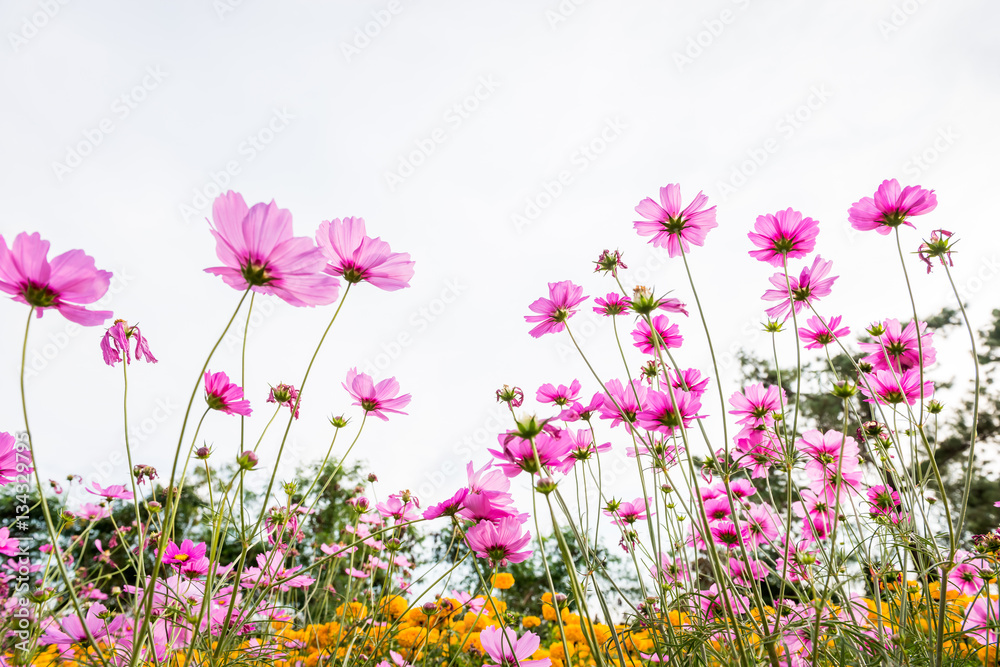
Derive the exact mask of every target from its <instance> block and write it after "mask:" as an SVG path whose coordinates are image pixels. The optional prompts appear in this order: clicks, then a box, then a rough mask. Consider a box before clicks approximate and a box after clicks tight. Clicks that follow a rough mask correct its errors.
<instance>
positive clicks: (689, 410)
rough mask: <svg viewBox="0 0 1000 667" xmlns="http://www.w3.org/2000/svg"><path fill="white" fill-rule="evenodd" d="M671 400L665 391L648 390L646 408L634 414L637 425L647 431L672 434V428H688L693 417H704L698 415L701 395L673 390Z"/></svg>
mask: <svg viewBox="0 0 1000 667" xmlns="http://www.w3.org/2000/svg"><path fill="white" fill-rule="evenodd" d="M673 393H674V396H673V400H671V398H670V394H669V393H667V392H661V391H654V390H650V392H649V394H648V395H647V402H646V406H647V407H646V409H645V410H642V411H641V412H639V414H637V415H636V419H637V420H638V421H639V426H641V427H642V428H644V429H646V430H648V431H658V432H660V433H663V434H665V435H673V434H674V429H676V428H680V427H681V425H682V424H683V426H684V428H690V427H691V424H692V423H693V422H694V420H695V419H704V418H705V415H699V414H698V410H700V409H701V397H700V396H698V395H696V394H693V393H691V392H688V391H682V390H680V389H675V390H674V392H673Z"/></svg>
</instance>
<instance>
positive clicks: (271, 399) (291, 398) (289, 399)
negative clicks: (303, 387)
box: [265, 383, 302, 419]
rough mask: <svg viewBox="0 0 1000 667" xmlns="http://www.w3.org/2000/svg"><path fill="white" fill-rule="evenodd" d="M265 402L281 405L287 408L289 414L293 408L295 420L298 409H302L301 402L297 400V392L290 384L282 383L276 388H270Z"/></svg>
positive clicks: (297, 416)
mask: <svg viewBox="0 0 1000 667" xmlns="http://www.w3.org/2000/svg"><path fill="white" fill-rule="evenodd" d="M265 402H267V403H277V404H278V405H283V406H285V407H286V408H288V410H289V412H291V411H292V409H293V408H294V410H295V418H296V419H298V418H299V409H300V408H301V407H302V402H301V401H300V400H299V390H298V389H296V388H295V387H293V386H292V385H290V384H283V383H282V384H279V385H278V386H277V387H271V391H270V393H269V394H268V395H267V401H265Z"/></svg>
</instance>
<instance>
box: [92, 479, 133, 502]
mask: <svg viewBox="0 0 1000 667" xmlns="http://www.w3.org/2000/svg"><path fill="white" fill-rule="evenodd" d="M90 486H91V488H89V489H87V493H92V494H94V495H95V496H100V497H102V498H104V499H105V500H107V501H108V502H111V501H112V500H132V492H131V491H126V490H125V487H124V486H123V485H121V484H112V485H111V486H109V487H102V486H101V485H100V484H98V483H97V482H94V483H93V484H91V485H90Z"/></svg>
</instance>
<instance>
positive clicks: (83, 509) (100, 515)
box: [75, 503, 111, 521]
mask: <svg viewBox="0 0 1000 667" xmlns="http://www.w3.org/2000/svg"><path fill="white" fill-rule="evenodd" d="M75 514H76V518H78V519H83V520H84V521H100V520H101V519H107V518H108V517H109V516H111V510H109V509H108V508H107V507H102V506H101V505H95V504H94V503H83V504H82V505H80V509H78V510H77V511H76V512H75Z"/></svg>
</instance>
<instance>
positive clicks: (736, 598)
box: [699, 584, 750, 618]
mask: <svg viewBox="0 0 1000 667" xmlns="http://www.w3.org/2000/svg"><path fill="white" fill-rule="evenodd" d="M699 595H700V597H701V609H702V611H704V612H705V616H706V617H707V618H715V617H717V616H724V615H726V614H727V613H728V612H727V611H726V602H727V601H728V602H729V607H731V608H732V610H733V613H735V614H744V613H746V612H747V611H749V610H750V598H748V597H746V596H745V595H740V594H739V593H736V592H732V591H730V590H728V589H727V588H726V587H720V586H719V585H718V584H712V585H711V586H709V587H708V588H707V589H706V590H704V591H702V592H701V593H700V594H699ZM723 596H725V597H723Z"/></svg>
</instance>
